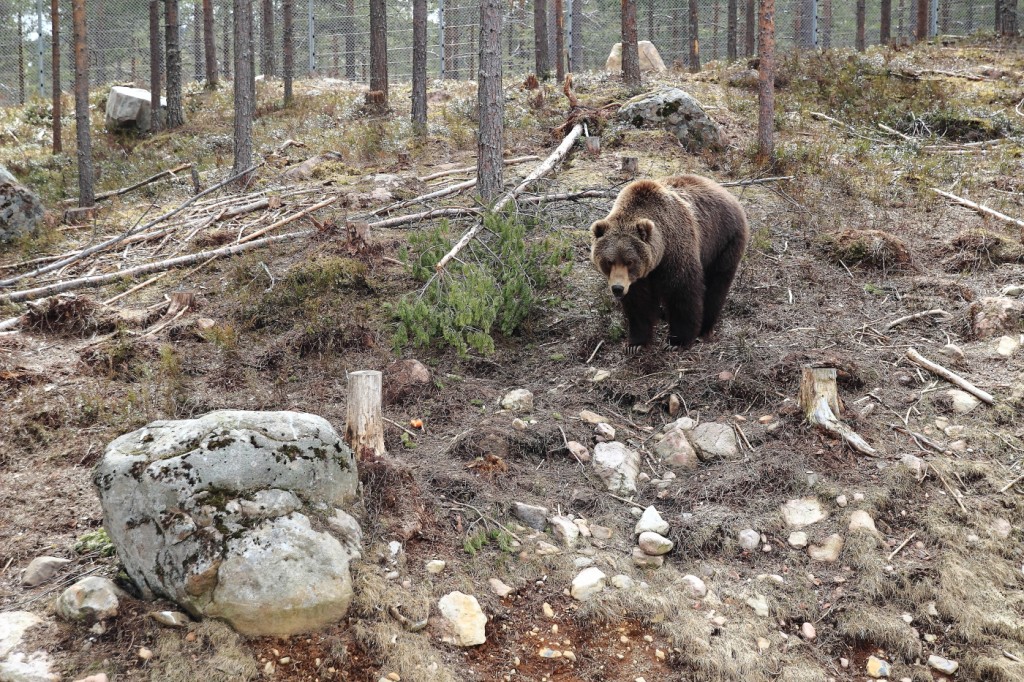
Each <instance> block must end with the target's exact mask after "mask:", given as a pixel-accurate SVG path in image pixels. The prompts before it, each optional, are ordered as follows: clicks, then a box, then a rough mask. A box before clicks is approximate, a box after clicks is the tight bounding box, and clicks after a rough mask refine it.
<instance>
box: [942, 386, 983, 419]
mask: <svg viewBox="0 0 1024 682" xmlns="http://www.w3.org/2000/svg"><path fill="white" fill-rule="evenodd" d="M946 395H947V396H948V397H949V398H950V399H952V401H953V411H954V412H956V413H957V414H967V413H968V412H970V411H971V410H973V409H974V408H976V407H977V406H978V405H980V404H981V400H979V399H978V398H976V397H974V396H973V395H971V394H970V393H968V392H967V391H961V390H960V389H958V388H953V389H950V390H948V391H946Z"/></svg>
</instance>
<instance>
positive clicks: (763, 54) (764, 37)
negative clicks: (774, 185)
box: [757, 0, 775, 160]
mask: <svg viewBox="0 0 1024 682" xmlns="http://www.w3.org/2000/svg"><path fill="white" fill-rule="evenodd" d="M758 43H759V46H758V56H759V58H760V59H759V66H758V88H757V91H758V92H757V94H758V101H759V108H758V116H757V147H758V155H759V156H760V157H761V158H762V159H764V160H768V159H771V158H772V157H773V156H774V155H775V136H774V129H773V126H774V124H775V0H761V17H760V36H759V39H758Z"/></svg>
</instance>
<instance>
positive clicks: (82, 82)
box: [71, 0, 96, 208]
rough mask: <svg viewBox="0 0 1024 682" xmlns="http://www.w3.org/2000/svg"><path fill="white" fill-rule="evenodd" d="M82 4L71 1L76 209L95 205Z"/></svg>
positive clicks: (83, 7)
mask: <svg viewBox="0 0 1024 682" xmlns="http://www.w3.org/2000/svg"><path fill="white" fill-rule="evenodd" d="M85 1H86V0H72V3H71V19H72V25H73V26H74V41H75V129H76V130H75V134H76V140H77V147H78V148H77V155H78V205H79V206H80V207H82V208H88V207H90V206H93V205H95V204H96V199H95V195H96V192H95V189H94V187H93V178H94V175H93V167H92V138H91V137H90V135H89V132H90V131H89V50H88V47H87V46H86V45H87V42H86V40H87V39H86V26H85Z"/></svg>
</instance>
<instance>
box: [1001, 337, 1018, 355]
mask: <svg viewBox="0 0 1024 682" xmlns="http://www.w3.org/2000/svg"><path fill="white" fill-rule="evenodd" d="M1018 348H1020V341H1019V340H1017V339H1015V338H1013V337H1012V336H1001V337H999V342H998V343H997V344H996V353H999V355H1002V356H1003V357H1004V358H1008V357H1011V356H1012V355H1013V354H1014V353H1016V352H1017V349H1018Z"/></svg>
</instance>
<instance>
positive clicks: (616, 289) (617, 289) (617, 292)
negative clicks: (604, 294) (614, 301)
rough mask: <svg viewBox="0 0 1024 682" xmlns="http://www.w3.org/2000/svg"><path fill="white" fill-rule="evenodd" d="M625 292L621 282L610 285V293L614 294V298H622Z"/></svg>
mask: <svg viewBox="0 0 1024 682" xmlns="http://www.w3.org/2000/svg"><path fill="white" fill-rule="evenodd" d="M625 294H626V287H624V286H622V285H621V284H613V285H612V295H613V296H615V298H622V297H623V296H625Z"/></svg>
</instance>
